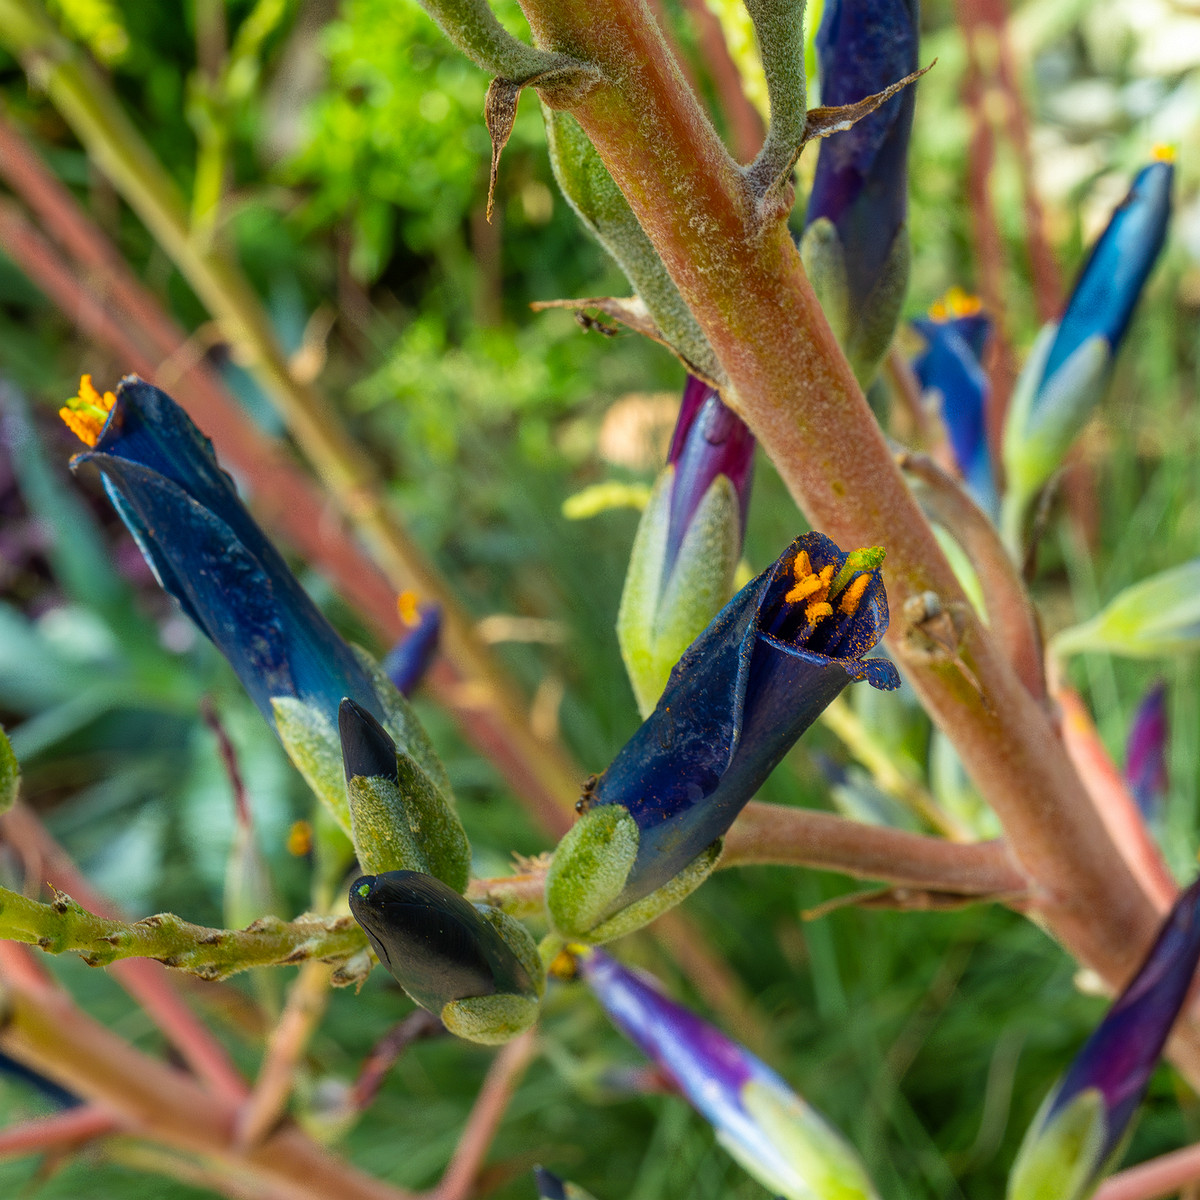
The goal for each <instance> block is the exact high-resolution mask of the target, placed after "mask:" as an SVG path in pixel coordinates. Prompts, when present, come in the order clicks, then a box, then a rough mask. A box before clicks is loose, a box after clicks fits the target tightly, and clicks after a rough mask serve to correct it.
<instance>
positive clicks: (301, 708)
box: [60, 375, 450, 833]
mask: <svg viewBox="0 0 1200 1200" xmlns="http://www.w3.org/2000/svg"><path fill="white" fill-rule="evenodd" d="M60 415H61V416H62V418H63V420H64V421H65V422H66V424H67V425H68V426H69V427H70V428H71V429H72V431H73V432H75V433H76V434H77V435H78V436H79V437H80V438H81V440H82V441H83V442H84V443H85V444H86V445H87V446H88V447H89V449H88V450H86V451H84V452H83V453H82V454H77V455H76V456H75V457H74V458H73V459H72V460H71V468H72V470H77V469H78V468H79V467H81V466H83V465H84V464H88V463H90V464H92V465H94V466H96V467H98V468H99V469H100V473H101V478H102V480H103V483H104V490H105V491H106V492H107V493H108V497H109V499H110V500H111V501H112V504H113V507H114V508H115V509H116V510H117V513H118V514H119V515H120V517H121V519H122V520H123V521H124V522H125V525H126V526H127V527H128V529H129V532H130V533H131V534H132V535H133V537H134V540H135V541H136V542H137V544H138V548H139V549H140V550H141V552H142V554H143V556H144V557H145V559H146V561H147V562H148V563H149V564H150V567H151V569H152V570H153V571H154V574H155V576H156V577H157V579H158V581H159V583H160V584H161V585H162V587H163V588H164V590H166V591H167V592H169V593H170V594H171V595H172V596H173V597H174V598H175V599H176V600H177V601H178V602H179V604H180V605H181V607H182V608H183V611H184V612H185V613H186V614H187V615H188V616H189V617H190V618H191V619H192V620H193V621H194V622H195V623H196V625H197V626H198V627H199V629H200V630H201V632H203V633H204V634H205V635H206V636H207V637H208V638H209V639H210V640H211V641H212V642H213V644H214V645H215V646H216V647H217V649H218V650H220V652H221V653H222V654H223V655H224V656H225V657H226V658H227V659H228V660H229V665H230V666H231V667H233V669H234V671H235V672H236V673H237V676H238V678H239V679H240V680H241V682H242V685H243V686H244V687H245V689H246V691H247V692H249V693H250V698H251V699H252V700H253V701H254V703H255V704H256V705H257V706H258V708H259V710H260V711H261V712H262V714H263V716H264V717H266V719H267V720H268V721H269V722H270V723H271V725H272V727H273V728H274V729H275V731H276V733H277V734H278V735H279V738H280V740H281V741H282V742H283V744H284V747H285V749H286V750H287V751H288V754H289V755H290V756H291V758H292V761H293V762H294V763H295V764H296V766H297V767H298V768H299V769H300V771H301V773H302V774H303V775H304V777H305V779H306V780H307V781H308V783H309V785H310V786H311V787H312V789H313V790H314V791H315V792H316V793H317V795H318V796H320V797H321V799H322V800H324V801H325V802H326V803H327V804H328V805H329V807H330V809H331V810H332V811H333V814H334V816H335V817H337V819H338V822H339V823H340V824H341V825H342V827H343V828H344V829H345V831H346V832H347V833H349V832H350V813H349V808H348V806H347V802H346V790H345V784H344V780H343V775H342V753H341V743H340V740H339V738H338V732H337V714H338V706H339V704H340V703H341V701H342V699H343V697H349V698H350V699H352V700H354V701H355V702H356V703H357V704H359V705H361V706H362V707H363V708H364V709H366V710H367V711H368V712H370V714H371V715H372V716H373V717H375V718H376V719H378V720H379V721H381V722H382V723H383V724H384V725H385V726H386V727H387V729H388V733H389V734H390V735H391V737H392V738H393V739H394V740H395V741H396V742H397V744H398V745H399V746H400V747H402V748H403V749H404V750H405V751H406V752H407V753H408V754H409V755H410V756H411V758H412V759H414V760H415V761H416V762H417V763H418V764H419V766H420V769H421V770H422V772H423V773H424V774H425V775H426V776H428V777H429V778H430V780H431V781H432V783H433V785H434V786H436V787H437V788H438V790H439V791H441V792H442V793H443V794H444V795H446V796H449V795H450V785H449V781H448V780H447V778H446V774H445V770H444V768H443V767H442V765H441V763H440V762H439V760H438V758H437V755H436V754H435V753H434V751H433V747H432V745H431V744H430V742H429V739H428V737H427V736H426V734H425V731H424V730H423V729H422V728H421V726H420V724H419V723H418V721H417V719H416V717H415V716H414V714H413V712H412V710H411V709H410V708H409V706H408V704H407V702H406V701H405V700H404V699H403V697H401V696H400V694H399V693H398V692H397V691H396V689H395V688H394V687H393V686H392V685H391V683H390V682H389V681H388V680H387V679H386V677H385V676H384V675H383V674H382V673H381V672H380V671H379V670H378V668H377V667H376V666H375V664H374V663H373V662H372V661H371V660H370V658H369V657H368V656H367V655H365V654H363V653H361V652H356V651H355V650H353V649H351V647H350V646H348V645H347V644H346V642H345V641H343V640H342V638H341V637H340V636H339V634H338V633H337V631H336V630H335V629H334V628H333V626H332V625H330V623H329V622H328V621H327V620H326V619H325V617H324V616H323V615H322V614H321V612H320V610H319V609H318V608H317V606H316V605H315V604H314V603H313V602H312V600H310V599H309V597H308V595H307V593H306V592H305V591H304V589H303V588H302V587H301V586H300V582H299V580H297V579H296V577H295V575H293V574H292V572H291V570H290V569H289V568H288V565H287V563H285V562H284V561H283V557H282V555H280V553H279V551H278V550H276V549H275V547H274V546H273V545H272V544H271V543H270V541H268V539H267V537H266V535H265V534H264V533H263V531H262V530H261V529H260V528H259V527H258V525H257V523H256V522H255V520H254V518H253V517H252V516H251V515H250V513H249V512H248V511H247V509H246V506H245V505H244V504H243V503H242V502H241V500H240V499H239V498H238V494H237V490H236V489H235V488H234V485H233V481H232V480H231V479H230V477H229V476H228V475H227V474H226V473H225V472H224V471H223V470H222V469H221V467H220V465H219V464H218V462H217V459H216V456H215V455H214V454H213V448H212V443H211V442H210V441H209V440H208V439H207V438H206V437H205V436H204V435H203V434H202V433H201V432H200V430H198V429H197V428H196V426H195V425H194V424H193V423H192V421H191V419H190V418H189V417H188V415H187V414H186V413H185V412H184V411H183V409H181V408H180V407H179V405H178V404H176V403H175V401H174V400H172V399H171V397H170V396H168V395H167V394H166V393H165V392H162V391H160V390H159V389H158V388H156V387H152V386H151V385H150V384H148V383H146V382H144V381H143V380H141V379H139V378H138V377H137V376H136V375H129V376H126V377H125V378H124V379H122V380H121V382H120V384H119V385H118V386H117V390H116V393H115V394H114V393H112V392H105V393H104V394H103V395H101V394H100V393H98V392H97V390H96V389H95V388H94V387H93V386H92V381H91V377H90V376H86V375H85V376H84V377H83V381H82V383H81V385H80V391H79V395H78V396H76V397H75V398H73V399H72V400H70V401H68V402H67V404H66V406H65V407H64V408H63V409H62V411H61V413H60Z"/></svg>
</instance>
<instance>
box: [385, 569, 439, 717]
mask: <svg viewBox="0 0 1200 1200" xmlns="http://www.w3.org/2000/svg"><path fill="white" fill-rule="evenodd" d="M399 607H400V614H401V616H402V617H403V618H404V623H405V624H406V625H407V626H408V627H409V628H408V632H407V633H406V634H405V635H404V636H403V637H402V638H401V639H400V640H399V641H398V642H397V643H396V644H395V645H394V646H393V647H392V648H391V649H390V650H389V651H388V652H387V654H386V655H384V657H383V661H382V662H380V664H379V667H380V670H382V671H383V673H384V674H385V675H386V676H387V677H388V678H389V679H390V680H391V681H392V683H393V684H395V686H396V690H397V691H398V692H399V693H400V694H401V695H402V696H411V695H412V694H413V692H414V691H415V690H416V688H417V686H418V685H419V684H420V682H421V680H422V679H424V678H425V672H426V671H428V670H429V664H430V663H432V662H433V656H434V655H435V654H436V653H437V648H438V640H439V638H440V637H441V634H442V610H441V607H440V606H439V605H437V604H422V605H417V603H416V599H415V597H413V595H412V593H411V592H404V593H403V594H402V595H401V596H400V605H399Z"/></svg>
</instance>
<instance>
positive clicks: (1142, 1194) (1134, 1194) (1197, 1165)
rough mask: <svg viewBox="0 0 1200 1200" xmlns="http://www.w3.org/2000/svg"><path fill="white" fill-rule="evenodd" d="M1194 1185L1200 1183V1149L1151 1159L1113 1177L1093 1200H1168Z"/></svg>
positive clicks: (1192, 1148) (1193, 1148)
mask: <svg viewBox="0 0 1200 1200" xmlns="http://www.w3.org/2000/svg"><path fill="white" fill-rule="evenodd" d="M1195 1183H1200V1145H1196V1146H1187V1147H1185V1148H1184V1149H1183V1150H1176V1151H1175V1152H1174V1153H1172V1154H1164V1155H1163V1156H1162V1157H1161V1158H1152V1159H1151V1160H1150V1161H1149V1162H1144V1163H1141V1164H1139V1165H1138V1166H1136V1167H1130V1168H1129V1170H1127V1171H1122V1172H1120V1174H1118V1175H1114V1176H1113V1177H1112V1178H1111V1179H1109V1180H1107V1181H1106V1182H1105V1183H1102V1184H1101V1185H1100V1190H1099V1191H1098V1192H1097V1193H1096V1195H1095V1197H1094V1200H1165V1198H1166V1197H1167V1196H1175V1195H1178V1194H1180V1193H1182V1191H1183V1189H1185V1188H1186V1187H1187V1186H1188V1185H1189V1184H1195ZM1188 1195H1189V1196H1190V1195H1191V1192H1189V1193H1188Z"/></svg>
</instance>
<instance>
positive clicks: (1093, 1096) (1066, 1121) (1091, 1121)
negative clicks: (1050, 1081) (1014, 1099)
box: [1008, 1088, 1106, 1200]
mask: <svg viewBox="0 0 1200 1200" xmlns="http://www.w3.org/2000/svg"><path fill="white" fill-rule="evenodd" d="M1053 1099H1054V1096H1053V1094H1051V1095H1050V1096H1048V1097H1047V1098H1046V1102H1045V1103H1044V1104H1043V1105H1042V1111H1041V1112H1039V1113H1038V1115H1037V1116H1036V1117H1035V1118H1034V1120H1033V1124H1032V1125H1031V1126H1030V1131H1029V1133H1028V1134H1027V1135H1026V1138H1025V1141H1024V1142H1023V1143H1022V1144H1021V1149H1020V1151H1019V1152H1018V1154H1017V1161H1016V1162H1015V1163H1014V1164H1013V1169H1012V1174H1011V1175H1010V1176H1009V1178H1008V1200H1085V1197H1087V1196H1090V1195H1091V1193H1092V1192H1093V1191H1095V1189H1096V1187H1097V1186H1098V1185H1099V1183H1100V1181H1101V1180H1102V1179H1103V1171H1102V1166H1103V1164H1102V1163H1100V1162H1099V1156H1100V1154H1101V1153H1102V1152H1103V1148H1104V1142H1105V1133H1106V1130H1105V1119H1104V1097H1103V1096H1102V1095H1101V1094H1100V1092H1099V1090H1098V1089H1096V1088H1089V1089H1087V1091H1084V1092H1080V1093H1079V1095H1077V1096H1076V1097H1075V1098H1074V1099H1073V1100H1072V1101H1071V1102H1070V1103H1069V1104H1068V1105H1066V1106H1065V1107H1064V1108H1063V1109H1062V1110H1061V1111H1060V1112H1059V1113H1057V1114H1056V1115H1055V1117H1054V1118H1053V1119H1052V1120H1051V1121H1050V1123H1049V1124H1048V1125H1046V1126H1043V1124H1042V1122H1043V1120H1044V1119H1045V1112H1046V1110H1048V1108H1049V1107H1050V1104H1051V1101H1053Z"/></svg>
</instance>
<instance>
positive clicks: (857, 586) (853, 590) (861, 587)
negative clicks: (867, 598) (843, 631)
mask: <svg viewBox="0 0 1200 1200" xmlns="http://www.w3.org/2000/svg"><path fill="white" fill-rule="evenodd" d="M870 583H871V576H870V575H868V574H866V573H864V574H862V575H856V576H855V577H854V578H853V579H852V580H851V581H850V586H849V587H847V588H846V590H845V591H844V592H842V599H841V602H840V603H839V604H838V612H840V613H842V614H844V615H845V616H847V617H852V616H854V614H855V613H856V612H858V606H859V604H860V603H861V602H862V598H863V593H864V592H866V590H867V587H868V586H869V585H870Z"/></svg>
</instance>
